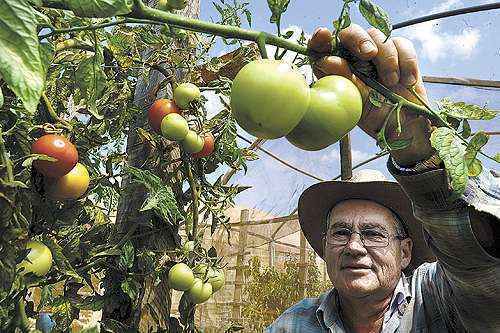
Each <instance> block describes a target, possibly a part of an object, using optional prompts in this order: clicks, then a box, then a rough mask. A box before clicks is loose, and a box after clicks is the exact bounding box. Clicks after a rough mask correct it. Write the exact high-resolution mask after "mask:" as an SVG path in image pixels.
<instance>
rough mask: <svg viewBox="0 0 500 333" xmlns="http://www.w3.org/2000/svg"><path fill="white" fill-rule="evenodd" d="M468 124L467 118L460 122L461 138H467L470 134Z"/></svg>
mask: <svg viewBox="0 0 500 333" xmlns="http://www.w3.org/2000/svg"><path fill="white" fill-rule="evenodd" d="M471 132H472V131H471V128H470V124H469V122H468V121H467V119H464V120H463V122H462V138H464V139H467V138H468V137H469V136H470V135H471Z"/></svg>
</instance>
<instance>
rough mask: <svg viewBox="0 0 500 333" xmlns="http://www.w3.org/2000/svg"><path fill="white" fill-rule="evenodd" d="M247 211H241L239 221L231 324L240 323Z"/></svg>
mask: <svg viewBox="0 0 500 333" xmlns="http://www.w3.org/2000/svg"><path fill="white" fill-rule="evenodd" d="M248 217H249V212H248V209H244V210H242V211H241V215H240V220H241V222H243V225H242V226H241V230H240V237H239V240H238V255H237V256H236V273H235V278H234V295H233V308H232V311H231V320H232V321H233V322H240V321H241V294H242V289H243V288H242V286H243V263H244V259H245V254H244V251H245V247H246V245H247V227H246V225H244V222H247V221H248V220H249V218H248Z"/></svg>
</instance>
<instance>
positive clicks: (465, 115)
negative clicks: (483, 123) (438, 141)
mask: <svg viewBox="0 0 500 333" xmlns="http://www.w3.org/2000/svg"><path fill="white" fill-rule="evenodd" d="M438 106H439V108H440V110H439V111H440V113H442V114H445V115H447V116H450V117H454V118H457V119H471V120H491V119H493V118H495V117H496V115H497V114H498V111H495V110H491V109H488V108H486V107H481V106H479V105H474V104H468V103H464V102H452V101H450V100H448V99H443V100H441V101H440V102H438Z"/></svg>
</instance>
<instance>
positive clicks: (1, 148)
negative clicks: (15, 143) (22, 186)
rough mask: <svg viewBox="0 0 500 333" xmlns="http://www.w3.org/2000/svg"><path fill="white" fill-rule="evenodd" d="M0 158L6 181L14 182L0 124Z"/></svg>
mask: <svg viewBox="0 0 500 333" xmlns="http://www.w3.org/2000/svg"><path fill="white" fill-rule="evenodd" d="M0 158H1V161H2V165H4V166H5V170H6V171H7V179H6V180H7V181H8V182H12V181H14V171H13V170H12V161H11V160H10V159H9V157H8V156H7V150H6V149H5V141H4V140H3V129H2V125H1V124H0Z"/></svg>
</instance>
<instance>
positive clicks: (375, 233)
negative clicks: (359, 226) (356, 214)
mask: <svg viewBox="0 0 500 333" xmlns="http://www.w3.org/2000/svg"><path fill="white" fill-rule="evenodd" d="M363 236H366V237H386V236H385V234H384V233H382V232H380V231H377V230H363Z"/></svg>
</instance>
